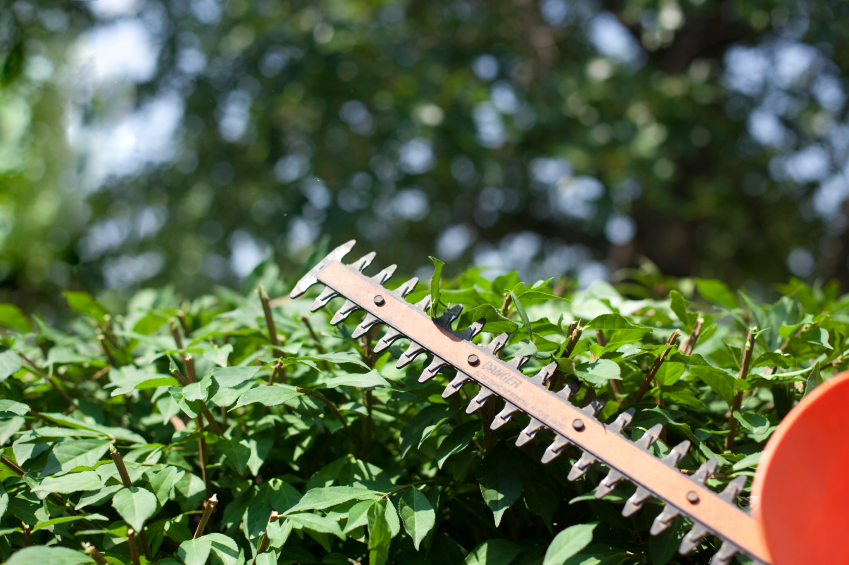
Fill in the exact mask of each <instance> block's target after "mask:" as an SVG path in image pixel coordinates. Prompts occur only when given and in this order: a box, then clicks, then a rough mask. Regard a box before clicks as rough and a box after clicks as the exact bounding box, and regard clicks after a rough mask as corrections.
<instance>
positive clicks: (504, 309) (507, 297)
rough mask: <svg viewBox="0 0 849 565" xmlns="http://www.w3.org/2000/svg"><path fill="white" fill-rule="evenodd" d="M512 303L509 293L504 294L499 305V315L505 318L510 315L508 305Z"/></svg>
mask: <svg viewBox="0 0 849 565" xmlns="http://www.w3.org/2000/svg"><path fill="white" fill-rule="evenodd" d="M512 302H513V297H512V296H511V295H510V293H509V292H505V293H504V302H502V303H501V315H502V316H504V317H505V318H506V317H507V314H509V313H510V304H511V303H512Z"/></svg>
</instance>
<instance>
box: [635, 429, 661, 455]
mask: <svg viewBox="0 0 849 565" xmlns="http://www.w3.org/2000/svg"><path fill="white" fill-rule="evenodd" d="M662 431H663V425H662V424H657V425H654V426H652V427H651V428H649V429H648V430H646V433H644V434H643V437H641V438H640V439H638V440H637V447H639V448H641V449H644V450H648V448H649V447H651V446H652V445H653V444H654V442H656V441H657V438H659V437H660V432H662Z"/></svg>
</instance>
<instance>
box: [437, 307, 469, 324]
mask: <svg viewBox="0 0 849 565" xmlns="http://www.w3.org/2000/svg"><path fill="white" fill-rule="evenodd" d="M462 311H463V305H462V304H457V305H456V306H452V307H451V308H449V309H448V310H447V311H446V312H445V313H444V314H443V315H441V316H440V317H438V318H437V319H436V320H434V322H436V323H437V324H439V325H441V326H444V327H450V326H451V324H452V323H453V322H454V320H456V319H457V318H459V317H460V313H461V312H462Z"/></svg>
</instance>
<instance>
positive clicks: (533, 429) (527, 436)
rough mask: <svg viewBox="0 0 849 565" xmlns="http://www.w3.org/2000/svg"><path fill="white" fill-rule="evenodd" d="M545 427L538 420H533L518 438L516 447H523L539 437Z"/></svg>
mask: <svg viewBox="0 0 849 565" xmlns="http://www.w3.org/2000/svg"><path fill="white" fill-rule="evenodd" d="M544 427H545V424H543V423H542V422H540V421H539V420H537V419H536V418H533V417H532V418H531V423H530V424H528V425H527V426H526V427H525V429H524V430H522V433H520V434H519V437H518V438H516V447H522V446H523V445H525V444H526V443H528V442H529V441H531V440H532V439H534V436H536V435H537V432H539V431H540V430H541V429H543V428H544Z"/></svg>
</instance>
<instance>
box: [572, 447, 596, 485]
mask: <svg viewBox="0 0 849 565" xmlns="http://www.w3.org/2000/svg"><path fill="white" fill-rule="evenodd" d="M598 462H599V461H598V459H596V458H595V457H594V456H593V455H591V454H590V453H589V452H587V451H585V452H584V453H583V454H582V455H581V458H580V459H578V460H577V461H576V462H575V464H574V465H572V468H571V469H570V470H569V476H567V477H566V478H567V479H568V480H570V481H575V480H577V479H579V478H581V477H583V476H584V474H585V473H586V472H587V471H589V470H590V467H592V466H593V465H595V464H596V463H598Z"/></svg>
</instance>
